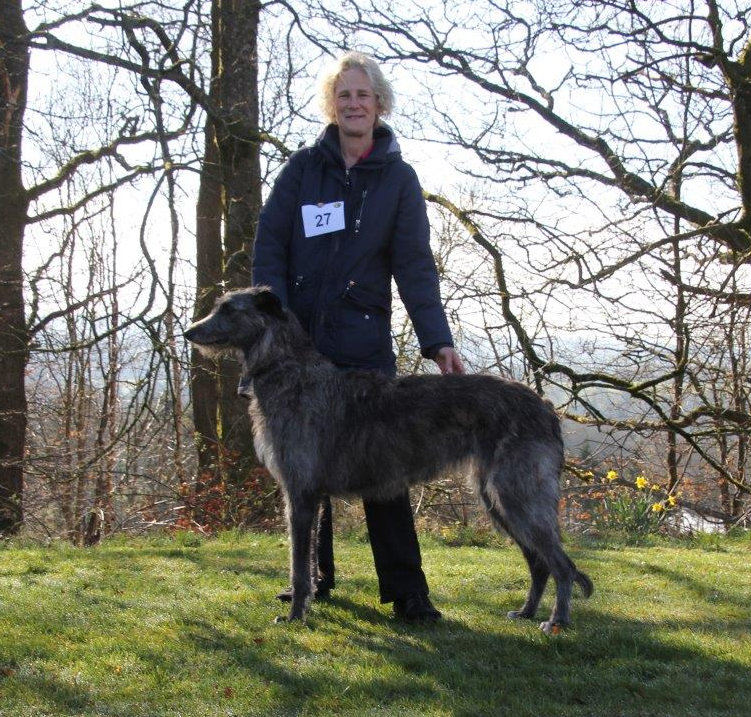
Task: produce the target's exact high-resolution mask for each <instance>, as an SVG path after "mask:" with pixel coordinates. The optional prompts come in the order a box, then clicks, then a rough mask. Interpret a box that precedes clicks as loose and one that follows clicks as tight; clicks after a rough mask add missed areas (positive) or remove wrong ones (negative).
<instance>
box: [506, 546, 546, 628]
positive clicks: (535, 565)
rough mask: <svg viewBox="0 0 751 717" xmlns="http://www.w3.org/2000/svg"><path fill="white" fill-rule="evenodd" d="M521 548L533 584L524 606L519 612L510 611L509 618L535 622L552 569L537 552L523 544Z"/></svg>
mask: <svg viewBox="0 0 751 717" xmlns="http://www.w3.org/2000/svg"><path fill="white" fill-rule="evenodd" d="M519 547H520V548H521V551H522V554H523V555H524V558H525V560H526V561H527V566H528V567H529V574H530V577H531V579H532V584H531V585H530V586H529V593H527V599H526V600H525V601H524V605H522V606H521V607H520V608H519V609H518V610H511V611H509V613H508V617H509V618H511V619H512V620H519V619H524V620H533V619H534V617H535V615H536V614H537V607H538V605H539V604H540V599H541V598H542V594H543V593H544V592H545V586H546V585H547V584H548V578H549V577H550V569H549V568H548V566H547V564H546V563H545V561H544V560H543V559H542V558H541V557H540V556H539V555H538V554H537V553H536V552H534V551H533V550H530V549H529V548H528V547H527V546H525V545H522V544H520V545H519Z"/></svg>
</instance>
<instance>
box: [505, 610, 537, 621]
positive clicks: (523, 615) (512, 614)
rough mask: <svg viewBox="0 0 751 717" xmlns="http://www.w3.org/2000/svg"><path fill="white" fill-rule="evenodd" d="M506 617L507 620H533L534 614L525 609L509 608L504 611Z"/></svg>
mask: <svg viewBox="0 0 751 717" xmlns="http://www.w3.org/2000/svg"><path fill="white" fill-rule="evenodd" d="M506 617H507V618H508V619H509V620H533V619H534V617H535V614H534V613H533V612H528V611H527V610H510V611H509V612H507V613H506Z"/></svg>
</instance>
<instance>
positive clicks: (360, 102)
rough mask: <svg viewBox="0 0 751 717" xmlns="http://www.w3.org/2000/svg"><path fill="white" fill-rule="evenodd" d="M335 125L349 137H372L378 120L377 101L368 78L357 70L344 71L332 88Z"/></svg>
mask: <svg viewBox="0 0 751 717" xmlns="http://www.w3.org/2000/svg"><path fill="white" fill-rule="evenodd" d="M334 102H335V109H336V123H337V125H338V126H339V131H340V132H341V133H342V134H344V135H346V136H350V137H366V136H372V134H373V129H374V127H375V124H376V120H377V119H378V101H377V100H376V96H375V92H373V87H372V85H371V84H370V79H369V78H368V76H367V75H366V74H365V73H364V72H363V71H362V70H359V69H356V68H352V69H349V70H345V71H344V72H342V74H341V75H339V79H338V80H337V82H336V86H335V87H334Z"/></svg>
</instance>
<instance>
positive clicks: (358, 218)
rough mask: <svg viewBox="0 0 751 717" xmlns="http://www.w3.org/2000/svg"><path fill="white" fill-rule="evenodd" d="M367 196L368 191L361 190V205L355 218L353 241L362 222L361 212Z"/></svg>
mask: <svg viewBox="0 0 751 717" xmlns="http://www.w3.org/2000/svg"><path fill="white" fill-rule="evenodd" d="M367 196H368V190H367V189H363V190H362V203H361V204H360V211H359V212H357V218H356V219H355V239H357V235H358V234H359V233H360V222H361V221H362V210H363V209H364V208H365V197H367Z"/></svg>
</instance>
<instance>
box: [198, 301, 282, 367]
mask: <svg viewBox="0 0 751 717" xmlns="http://www.w3.org/2000/svg"><path fill="white" fill-rule="evenodd" d="M287 321H288V315H287V313H286V311H285V310H284V309H283V308H282V304H281V302H280V301H279V298H278V297H277V296H276V295H275V294H273V293H272V292H271V290H270V289H269V288H268V287H265V286H258V287H252V288H248V289H239V290H238V291H231V292H229V293H228V294H224V295H223V296H220V297H219V298H218V299H217V300H216V303H215V304H214V308H213V309H212V311H211V313H210V314H209V315H208V316H206V317H204V318H203V319H200V320H199V321H196V322H195V323H193V324H191V326H190V327H188V330H187V331H186V332H185V338H186V339H188V341H190V342H191V343H192V344H194V345H195V346H196V347H197V348H198V350H199V351H200V352H201V353H203V354H204V355H207V356H218V355H220V354H223V353H233V352H234V353H240V352H241V353H242V354H243V356H245V357H247V354H248V352H250V351H251V350H252V349H253V348H254V347H255V346H257V344H258V343H259V341H260V340H261V338H262V337H263V336H264V335H265V334H266V333H267V332H268V330H269V328H270V327H271V326H272V325H273V324H279V323H280V322H287Z"/></svg>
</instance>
